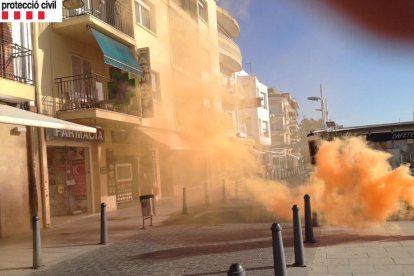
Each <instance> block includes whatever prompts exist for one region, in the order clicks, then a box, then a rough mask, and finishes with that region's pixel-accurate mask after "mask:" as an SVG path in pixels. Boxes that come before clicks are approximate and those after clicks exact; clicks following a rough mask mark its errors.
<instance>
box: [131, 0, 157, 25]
mask: <svg viewBox="0 0 414 276" xmlns="http://www.w3.org/2000/svg"><path fill="white" fill-rule="evenodd" d="M135 17H136V22H137V23H138V24H139V25H141V26H143V27H145V28H147V29H148V30H151V31H153V32H155V24H154V22H153V21H154V20H153V9H152V8H151V6H150V4H149V3H148V2H147V1H144V0H139V1H136V2H135Z"/></svg>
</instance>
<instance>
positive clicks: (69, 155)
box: [47, 147, 90, 216]
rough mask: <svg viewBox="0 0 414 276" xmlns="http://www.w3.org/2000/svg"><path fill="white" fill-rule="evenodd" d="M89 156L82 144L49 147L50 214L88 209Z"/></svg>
mask: <svg viewBox="0 0 414 276" xmlns="http://www.w3.org/2000/svg"><path fill="white" fill-rule="evenodd" d="M88 156H89V155H88V148H84V147H48V149H47V159H48V170H49V183H50V186H49V189H50V213H51V216H64V215H76V214H82V213H88V211H89V207H90V199H89V198H90V197H89V196H88V190H89V189H88V187H90V184H89V183H90V176H89V158H88Z"/></svg>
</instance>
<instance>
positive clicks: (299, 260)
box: [292, 205, 305, 267]
mask: <svg viewBox="0 0 414 276" xmlns="http://www.w3.org/2000/svg"><path fill="white" fill-rule="evenodd" d="M292 211H293V241H294V245H295V263H294V264H293V265H294V266H302V267H304V266H305V254H304V249H303V238H302V226H301V225H300V216H299V207H298V206H297V205H293V207H292Z"/></svg>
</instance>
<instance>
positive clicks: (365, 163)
mask: <svg viewBox="0 0 414 276" xmlns="http://www.w3.org/2000/svg"><path fill="white" fill-rule="evenodd" d="M390 157H391V155H390V154H389V153H386V152H382V151H378V150H374V149H372V148H370V147H369V145H368V144H367V142H366V141H364V140H363V139H362V138H358V137H351V138H344V139H335V140H334V141H324V142H322V143H321V145H320V147H319V151H318V154H317V156H316V160H317V166H316V167H315V170H314V172H313V173H312V175H311V177H310V179H309V182H308V183H302V184H301V185H298V186H296V187H291V186H289V185H288V184H286V183H279V182H276V181H268V182H266V183H263V181H260V180H250V181H249V187H250V192H251V194H252V195H256V196H255V198H256V199H257V200H258V202H262V203H263V204H264V205H265V206H266V207H267V209H268V210H269V211H272V212H274V213H275V214H276V215H277V216H278V217H279V218H280V219H286V220H289V221H290V219H291V216H292V213H291V207H292V205H293V204H299V205H300V206H302V208H303V196H304V195H305V194H309V195H310V196H311V202H312V211H318V212H319V213H320V214H322V215H323V217H324V218H325V219H326V222H327V223H329V224H340V225H348V226H363V225H365V224H366V223H372V222H376V223H382V222H385V221H386V220H387V218H389V216H390V215H391V214H394V213H396V212H397V211H399V208H400V207H401V203H402V202H404V201H405V202H406V203H408V204H409V205H411V206H412V205H414V177H413V176H411V174H410V171H409V168H408V167H407V166H400V167H399V168H397V169H395V170H393V169H392V168H391V166H390V165H389V163H388V159H389V158H390Z"/></svg>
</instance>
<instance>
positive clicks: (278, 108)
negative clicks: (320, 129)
mask: <svg viewBox="0 0 414 276" xmlns="http://www.w3.org/2000/svg"><path fill="white" fill-rule="evenodd" d="M268 91H269V93H268V97H269V108H270V113H269V115H270V128H271V150H270V152H271V159H270V164H271V167H272V176H273V177H275V176H276V174H281V171H282V170H283V171H284V172H289V173H293V172H294V171H295V170H296V169H297V168H298V167H299V164H300V160H301V155H300V149H299V124H298V109H299V104H298V103H297V101H296V100H295V99H294V98H293V97H292V96H291V95H290V94H289V93H282V92H280V91H279V90H277V89H276V88H269V90H268Z"/></svg>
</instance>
